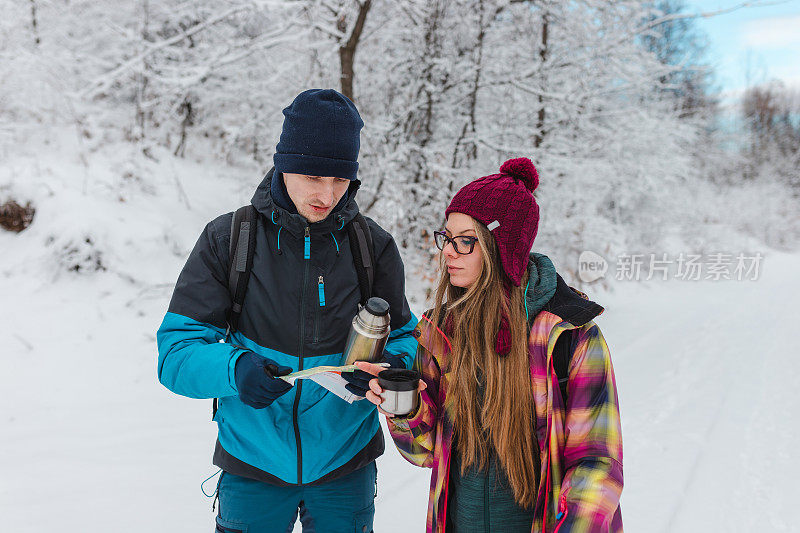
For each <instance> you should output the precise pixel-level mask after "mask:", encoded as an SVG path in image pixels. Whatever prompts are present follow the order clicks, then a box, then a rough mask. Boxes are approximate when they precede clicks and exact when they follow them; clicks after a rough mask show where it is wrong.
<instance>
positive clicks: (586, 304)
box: [542, 274, 605, 327]
mask: <svg viewBox="0 0 800 533" xmlns="http://www.w3.org/2000/svg"><path fill="white" fill-rule="evenodd" d="M542 310H543V311H547V312H549V313H553V314H554V315H557V316H559V317H561V318H562V319H563V320H565V321H566V322H569V323H570V324H572V325H573V326H576V327H580V326H583V325H584V324H586V323H587V322H590V321H591V320H593V319H594V318H596V317H598V316H600V315H601V314H602V313H603V311H604V310H605V309H604V308H603V307H602V306H600V305H599V304H597V303H595V302H593V301H591V300H589V297H588V296H586V295H585V294H584V293H582V292H581V291H579V290H577V289H573V288H572V287H570V286H569V285H567V283H566V282H565V281H564V278H562V277H561V275H560V274H556V292H555V294H553V297H552V298H551V299H550V301H548V302H547V303H546V304H545V305H544V307H543V308H542Z"/></svg>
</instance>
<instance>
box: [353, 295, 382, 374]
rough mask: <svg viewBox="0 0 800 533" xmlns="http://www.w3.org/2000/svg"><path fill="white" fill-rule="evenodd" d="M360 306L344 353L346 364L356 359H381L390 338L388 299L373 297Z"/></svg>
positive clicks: (371, 361) (370, 360)
mask: <svg viewBox="0 0 800 533" xmlns="http://www.w3.org/2000/svg"><path fill="white" fill-rule="evenodd" d="M358 307H359V309H358V313H357V314H356V316H355V317H353V323H352V325H351V326H350V335H349V336H348V337H347V344H346V345H345V348H344V353H343V354H342V359H343V364H345V365H352V364H353V363H355V362H356V361H367V362H370V363H376V362H378V361H380V359H381V358H382V357H383V349H384V347H385V346H386V341H387V339H388V338H389V329H390V328H389V304H388V303H387V302H386V300H383V299H381V298H377V297H372V298H370V299H369V300H367V305H365V306H363V307H362V306H361V305H359V306H358Z"/></svg>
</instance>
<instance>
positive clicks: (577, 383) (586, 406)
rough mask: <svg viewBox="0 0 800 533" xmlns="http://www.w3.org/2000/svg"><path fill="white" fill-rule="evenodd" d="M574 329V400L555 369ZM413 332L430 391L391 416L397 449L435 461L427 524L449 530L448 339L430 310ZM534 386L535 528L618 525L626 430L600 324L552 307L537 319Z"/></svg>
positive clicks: (582, 532) (569, 530) (594, 531)
mask: <svg viewBox="0 0 800 533" xmlns="http://www.w3.org/2000/svg"><path fill="white" fill-rule="evenodd" d="M561 334H564V335H570V336H571V346H573V347H574V353H573V355H572V358H571V360H570V366H569V385H568V395H567V397H568V405H567V406H566V408H565V406H564V405H563V402H562V399H561V394H560V392H559V388H558V378H557V377H556V373H555V370H554V369H553V358H552V355H553V348H554V347H555V344H556V340H557V339H558V337H559V335H561ZM415 336H416V337H417V338H418V340H419V349H418V352H417V357H416V361H415V365H416V368H417V370H419V371H420V372H421V373H422V376H423V379H424V380H425V383H426V384H427V389H426V390H424V391H422V393H421V402H420V407H419V409H418V410H417V412H416V413H414V414H413V415H412V416H411V417H408V418H394V419H388V422H389V423H388V425H389V430H390V432H391V434H392V439H393V440H394V442H395V445H396V446H397V449H398V450H399V451H400V453H401V454H402V455H403V457H405V458H406V459H407V460H408V461H409V462H410V463H412V464H414V465H417V466H423V467H429V468H431V469H432V473H431V484H430V498H429V500H428V516H427V531H428V533H444V528H445V523H446V521H445V517H446V513H447V481H448V476H449V467H450V453H451V444H452V441H453V426H452V413H450V412H448V410H447V409H445V407H444V406H445V405H446V402H445V398H446V396H447V381H448V374H447V356H448V353H449V341H448V340H447V338H446V336H445V335H444V333H442V332H441V330H439V329H438V328H436V327H435V326H433V325H432V324H431V323H430V322H429V321H428V320H427V319H426V318H425V317H423V319H422V320H420V322H419V325H418V326H417V329H416V330H415ZM529 348H530V349H529V353H530V369H531V385H532V387H533V398H534V407H535V411H536V413H535V421H536V437H537V441H538V442H539V447H540V458H541V470H540V471H541V477H540V479H539V485H538V487H539V489H538V496H537V502H536V513H535V518H534V523H533V529H532V531H533V532H534V533H536V532H539V531H541V532H543V533H547V532H551V533H555V532H558V533H589V532H591V533H599V532H603V533H605V532H609V533H611V532H613V533H618V532H622V515H621V513H620V507H619V498H620V494H621V493H622V429H621V426H620V417H619V404H618V401H617V388H616V382H615V379H614V369H613V367H612V365H611V357H610V354H609V351H608V346H607V345H606V342H605V340H604V339H603V335H602V334H601V333H600V329H599V328H598V327H597V325H596V324H595V323H594V322H588V323H587V324H584V325H583V326H574V325H573V324H570V323H569V322H566V321H564V320H562V319H561V317H559V316H557V315H555V314H552V313H550V312H547V311H542V312H540V313H539V314H538V315H537V316H536V319H535V320H534V322H533V325H532V328H531V333H530V338H529Z"/></svg>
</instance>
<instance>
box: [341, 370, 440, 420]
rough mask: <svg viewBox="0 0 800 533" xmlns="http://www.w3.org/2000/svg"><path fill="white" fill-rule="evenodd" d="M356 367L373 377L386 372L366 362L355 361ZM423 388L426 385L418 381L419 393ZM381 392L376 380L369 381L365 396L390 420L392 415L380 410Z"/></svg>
mask: <svg viewBox="0 0 800 533" xmlns="http://www.w3.org/2000/svg"><path fill="white" fill-rule="evenodd" d="M356 366H357V367H358V368H359V369H361V370H363V371H364V372H367V373H368V374H372V375H373V376H377V375H378V374H379V373H380V372H381V371H383V370H386V368H385V367H382V366H380V365H375V364H372V363H367V362H366V361H357V362H356ZM425 387H427V385H425V382H424V381H423V380H421V379H420V380H419V390H420V391H424V390H425ZM382 392H383V389H382V388H381V386H380V385H378V380H377V378H374V379H371V380H369V390H368V391H367V396H366V398H367V400H369V401H370V402H372V403H374V404H375V405H376V406H377V407H378V411H379V412H380V413H381V414H383V415H384V416H386V417H388V418H392V417H393V416H394V415H393V414H391V413H387V412H386V411H384V410H383V409H381V403H382V402H383V398H381V397H380V394H381V393H382Z"/></svg>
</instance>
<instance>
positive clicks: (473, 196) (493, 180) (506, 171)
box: [445, 157, 539, 355]
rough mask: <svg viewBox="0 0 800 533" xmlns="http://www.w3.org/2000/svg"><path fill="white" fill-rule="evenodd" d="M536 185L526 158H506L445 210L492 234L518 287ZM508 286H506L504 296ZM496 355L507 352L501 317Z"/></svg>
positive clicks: (535, 212)
mask: <svg viewBox="0 0 800 533" xmlns="http://www.w3.org/2000/svg"><path fill="white" fill-rule="evenodd" d="M538 186H539V174H538V173H537V172H536V167H534V166H533V163H532V162H531V160H530V159H528V158H526V157H519V158H517V159H509V160H508V161H506V162H505V163H503V165H502V166H501V167H500V173H499V174H492V175H490V176H484V177H482V178H478V179H476V180H475V181H472V182H470V183H468V184H467V185H465V186H464V187H462V188H461V190H460V191H458V192H457V193H456V195H455V197H454V198H453V200H452V201H451V202H450V205H449V206H448V207H447V210H445V216H448V215H449V214H450V213H453V212H457V213H464V214H465V215H469V216H471V217H472V218H474V219H475V220H477V221H478V222H480V223H482V224H484V225H485V226H486V227H488V228H489V230H490V231H491V232H492V236H493V237H494V240H495V242H496V243H497V249H498V251H499V252H500V261H501V263H502V265H503V271H504V272H505V274H506V277H507V278H508V281H509V282H510V283H513V284H514V285H515V286H517V287H519V285H520V282H521V281H522V275H523V273H524V272H525V269H526V268H527V267H528V256H529V255H530V252H531V248H532V247H533V241H534V239H535V238H536V232H537V231H538V229H539V206H538V205H537V204H536V199H535V198H534V197H533V191H535V190H536V187H538ZM509 289H510V287H506V293H507V294H508V292H509ZM496 348H497V352H498V353H499V354H500V355H506V354H508V353H509V351H510V350H511V333H510V329H509V324H508V319H507V317H505V316H503V317H502V321H501V325H500V331H499V332H498V335H497V345H496Z"/></svg>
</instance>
